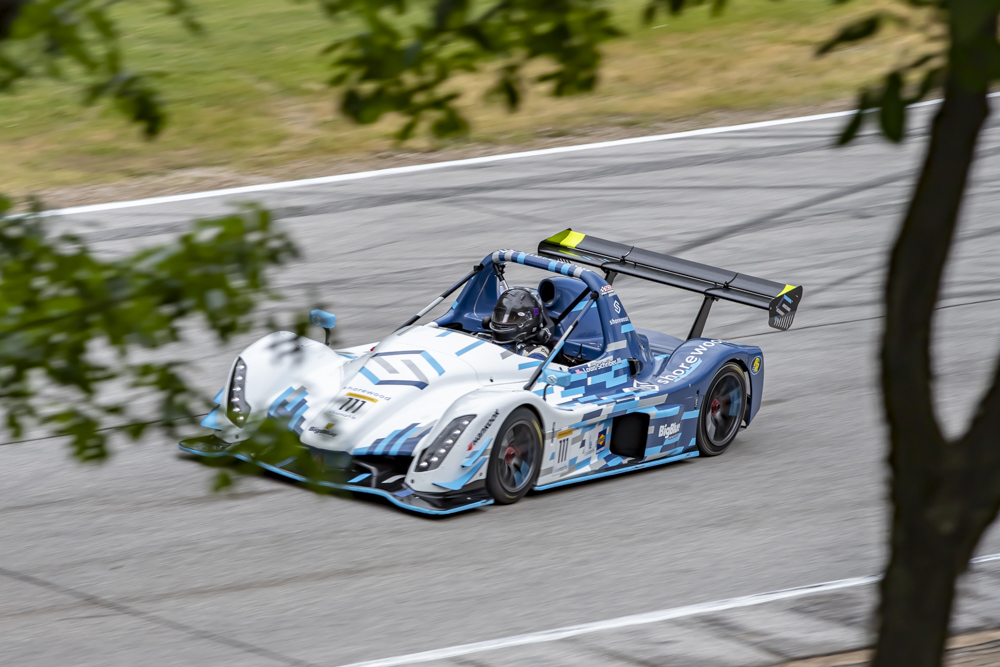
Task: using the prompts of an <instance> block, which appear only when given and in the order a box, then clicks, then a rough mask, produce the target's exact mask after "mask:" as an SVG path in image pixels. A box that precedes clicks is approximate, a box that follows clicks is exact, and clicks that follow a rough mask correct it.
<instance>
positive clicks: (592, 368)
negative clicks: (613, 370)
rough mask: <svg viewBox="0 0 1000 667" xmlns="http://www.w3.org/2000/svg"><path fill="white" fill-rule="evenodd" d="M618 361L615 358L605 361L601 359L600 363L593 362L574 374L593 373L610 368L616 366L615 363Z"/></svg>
mask: <svg viewBox="0 0 1000 667" xmlns="http://www.w3.org/2000/svg"><path fill="white" fill-rule="evenodd" d="M616 361H618V360H617V359H615V358H614V357H606V358H604V359H599V360H598V361H591V362H590V363H589V364H585V365H583V366H580V367H579V368H576V369H574V370H573V372H574V373H589V372H591V371H597V370H600V369H602V368H608V367H610V366H614V365H615V362H616Z"/></svg>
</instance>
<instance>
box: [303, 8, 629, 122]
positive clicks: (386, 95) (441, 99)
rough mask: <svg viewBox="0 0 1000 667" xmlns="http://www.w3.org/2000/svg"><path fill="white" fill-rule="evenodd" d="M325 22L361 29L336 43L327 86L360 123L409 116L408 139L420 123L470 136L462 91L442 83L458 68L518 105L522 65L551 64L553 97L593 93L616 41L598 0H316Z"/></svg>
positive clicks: (548, 75) (548, 76)
mask: <svg viewBox="0 0 1000 667" xmlns="http://www.w3.org/2000/svg"><path fill="white" fill-rule="evenodd" d="M320 4H321V6H322V7H323V9H324V11H325V12H326V14H327V16H328V17H329V18H330V19H331V20H333V21H336V22H337V23H338V24H340V23H348V24H352V25H353V24H357V25H359V26H360V27H359V29H358V31H357V32H356V33H355V34H354V35H351V36H350V37H347V38H344V39H340V40H337V41H335V42H333V43H332V44H330V46H329V47H328V48H327V52H328V53H330V54H332V55H333V57H334V60H333V68H334V75H333V77H332V78H331V79H330V83H331V85H334V86H343V87H344V92H343V96H342V98H341V103H340V108H341V110H342V111H343V113H344V114H346V115H347V116H349V117H350V118H352V119H353V120H355V121H356V122H358V123H363V124H368V123H374V122H376V121H377V120H379V119H380V118H381V117H382V116H383V115H384V114H386V113H389V112H396V113H399V114H402V115H403V116H406V117H408V120H407V121H406V122H405V124H404V125H403V126H402V128H401V129H400V130H399V132H398V134H397V138H398V139H400V140H405V139H408V138H409V137H411V136H412V135H413V134H414V132H415V131H416V130H417V129H418V127H419V126H420V124H421V123H422V122H425V120H426V123H428V124H429V129H430V131H431V132H432V133H433V134H434V135H436V136H439V137H444V136H450V135H458V134H464V133H465V132H466V131H467V130H468V122H467V121H466V119H465V118H464V117H463V115H462V114H461V113H460V112H459V110H458V109H457V107H456V106H455V101H456V100H457V99H458V98H459V97H460V95H461V92H460V91H457V90H454V89H452V88H448V87H447V86H446V85H445V84H446V83H447V82H448V81H449V79H450V78H451V77H452V76H453V75H455V74H457V73H460V72H475V71H477V70H479V69H480V68H482V67H483V66H487V65H488V66H489V69H490V71H491V75H492V76H493V77H494V79H495V80H494V84H493V86H492V87H491V88H490V92H489V94H490V96H491V97H494V98H498V99H500V100H502V101H503V103H504V104H506V105H507V107H508V108H509V109H512V110H513V109H516V108H517V107H518V105H519V103H520V101H521V95H522V94H523V90H524V89H525V77H526V74H525V67H526V66H527V64H528V63H530V62H532V61H536V60H537V61H543V62H547V63H548V65H549V67H548V71H546V72H544V73H542V74H539V75H535V76H534V77H532V79H533V80H534V81H536V82H540V83H546V84H551V92H552V94H553V95H556V96H564V95H572V94H575V93H580V92H586V91H590V90H593V88H594V86H595V85H596V83H597V70H598V67H599V66H600V63H601V52H600V49H599V46H600V44H601V43H602V42H604V41H606V40H609V39H611V38H613V37H617V36H618V35H620V34H621V33H620V31H619V30H618V29H617V28H615V27H614V26H612V25H611V20H610V13H609V12H608V10H607V9H604V8H602V7H601V2H600V1H599V0H501V1H500V2H491V3H489V4H482V3H473V2H471V1H470V0H435V1H434V2H429V3H427V2H411V3H408V2H407V1H406V0H320Z"/></svg>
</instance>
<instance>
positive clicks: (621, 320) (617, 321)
mask: <svg viewBox="0 0 1000 667" xmlns="http://www.w3.org/2000/svg"><path fill="white" fill-rule="evenodd" d="M615 303H618V302H617V301H615ZM631 321H632V320H630V319H629V318H628V315H626V316H625V317H616V318H615V319H613V320H608V324H625V323H626V322H631Z"/></svg>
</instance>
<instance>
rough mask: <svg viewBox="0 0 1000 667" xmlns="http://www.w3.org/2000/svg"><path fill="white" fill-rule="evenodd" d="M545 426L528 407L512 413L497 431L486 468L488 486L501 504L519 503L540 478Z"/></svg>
mask: <svg viewBox="0 0 1000 667" xmlns="http://www.w3.org/2000/svg"><path fill="white" fill-rule="evenodd" d="M541 467H542V427H541V425H540V424H539V423H538V417H536V416H535V413H534V412H532V411H531V410H529V409H528V408H518V409H516V410H514V411H513V412H512V413H510V416H509V417H507V419H506V420H505V421H504V423H503V425H502V426H501V427H500V430H499V431H498V432H497V440H496V442H495V443H494V444H493V449H492V451H491V452H490V463H489V468H487V470H486V490H487V491H489V492H490V495H492V496H493V499H494V500H495V501H496V502H497V503H499V504H501V505H509V504H511V503H516V502H517V501H518V500H520V499H521V498H523V497H524V494H526V493H527V492H528V491H529V490H530V489H531V487H532V486H533V485H534V484H535V480H536V479H538V471H539V470H540V469H541Z"/></svg>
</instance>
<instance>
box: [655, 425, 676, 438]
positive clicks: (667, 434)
mask: <svg viewBox="0 0 1000 667" xmlns="http://www.w3.org/2000/svg"><path fill="white" fill-rule="evenodd" d="M680 432H681V425H680V424H678V423H677V422H674V423H673V424H660V432H659V437H661V438H672V437H674V436H675V435H677V434H678V433H680Z"/></svg>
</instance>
